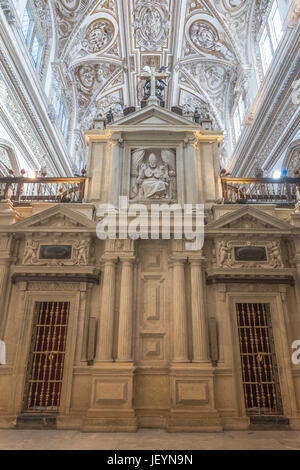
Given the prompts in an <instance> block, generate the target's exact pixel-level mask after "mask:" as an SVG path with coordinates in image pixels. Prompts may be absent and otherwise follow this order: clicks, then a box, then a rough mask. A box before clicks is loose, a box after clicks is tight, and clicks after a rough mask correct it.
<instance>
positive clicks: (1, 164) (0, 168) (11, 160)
mask: <svg viewBox="0 0 300 470" xmlns="http://www.w3.org/2000/svg"><path fill="white" fill-rule="evenodd" d="M9 170H13V171H14V173H16V174H18V173H19V170H20V167H19V164H18V158H17V155H16V152H15V149H14V146H13V145H12V144H11V143H10V142H9V141H8V140H5V139H0V175H1V176H8V175H9Z"/></svg>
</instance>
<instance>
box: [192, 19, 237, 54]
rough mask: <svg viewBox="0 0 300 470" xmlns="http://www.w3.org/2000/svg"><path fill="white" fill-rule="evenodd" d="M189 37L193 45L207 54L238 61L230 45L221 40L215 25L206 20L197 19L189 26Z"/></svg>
mask: <svg viewBox="0 0 300 470" xmlns="http://www.w3.org/2000/svg"><path fill="white" fill-rule="evenodd" d="M188 34H189V37H190V40H191V41H192V43H193V45H194V46H195V47H196V48H197V49H200V51H202V52H205V53H206V54H213V55H215V56H216V57H218V58H220V59H224V60H227V61H230V62H231V63H232V62H234V63H236V57H235V54H234V53H233V51H232V50H231V48H230V47H229V45H228V44H227V43H226V42H225V41H224V40H221V38H220V34H219V32H218V31H217V29H216V28H215V26H214V25H212V24H211V23H209V22H208V21H206V20H196V21H194V22H193V23H192V24H191V26H190V28H189V32H188Z"/></svg>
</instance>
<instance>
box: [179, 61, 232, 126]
mask: <svg viewBox="0 0 300 470" xmlns="http://www.w3.org/2000/svg"><path fill="white" fill-rule="evenodd" d="M183 68H184V70H186V71H187V73H188V74H189V75H190V76H191V77H192V79H193V80H195V81H196V82H197V84H198V86H199V88H201V89H202V90H204V91H205V92H206V93H207V95H208V96H209V98H210V102H211V103H212V104H213V106H214V107H215V108H216V110H217V111H218V114H219V117H220V121H221V122H220V124H221V123H222V126H224V123H225V110H226V91H227V88H228V83H229V80H230V73H231V69H230V67H228V66H224V65H219V64H215V63H207V62H204V61H201V62H190V63H187V64H185V65H184V66H183Z"/></svg>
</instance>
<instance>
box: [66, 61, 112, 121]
mask: <svg viewBox="0 0 300 470" xmlns="http://www.w3.org/2000/svg"><path fill="white" fill-rule="evenodd" d="M120 71H121V67H119V66H117V65H115V64H111V63H101V64H95V65H91V64H85V65H80V66H78V67H77V68H76V69H75V71H74V75H75V81H76V89H77V96H78V107H79V120H80V119H81V118H82V117H83V115H84V114H85V113H86V112H87V107H88V106H89V105H90V103H91V101H92V98H93V97H94V96H95V94H97V93H100V91H101V90H103V89H104V87H105V85H106V84H107V83H108V82H109V81H110V80H111V79H112V78H113V77H115V76H116V75H117V74H118V73H119V72H120ZM94 104H95V103H94ZM93 117H94V116H92V118H93Z"/></svg>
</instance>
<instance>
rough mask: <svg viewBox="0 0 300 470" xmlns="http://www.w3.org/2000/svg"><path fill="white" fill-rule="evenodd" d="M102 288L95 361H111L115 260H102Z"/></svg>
mask: <svg viewBox="0 0 300 470" xmlns="http://www.w3.org/2000/svg"><path fill="white" fill-rule="evenodd" d="M103 261H104V262H105V265H104V273H103V286H102V294H101V310H100V322H99V335H98V345H97V355H96V360H98V361H112V360H113V356H112V354H113V334H114V317H115V289H116V262H117V258H104V260H103Z"/></svg>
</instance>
